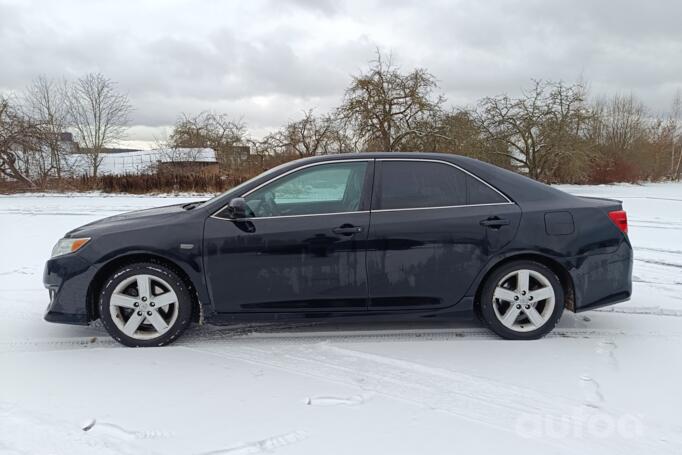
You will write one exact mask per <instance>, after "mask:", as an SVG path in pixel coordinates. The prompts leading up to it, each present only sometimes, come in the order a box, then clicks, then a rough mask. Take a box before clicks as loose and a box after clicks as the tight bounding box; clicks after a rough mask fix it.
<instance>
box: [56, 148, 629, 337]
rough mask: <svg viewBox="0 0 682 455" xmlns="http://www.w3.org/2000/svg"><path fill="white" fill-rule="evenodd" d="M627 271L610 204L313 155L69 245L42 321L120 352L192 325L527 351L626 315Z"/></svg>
mask: <svg viewBox="0 0 682 455" xmlns="http://www.w3.org/2000/svg"><path fill="white" fill-rule="evenodd" d="M632 260H633V258H632V248H631V245H630V242H629V240H628V236H627V217H626V214H625V212H624V211H623V208H622V206H621V203H620V202H619V201H615V200H610V199H596V198H587V197H577V196H572V195H570V194H567V193H564V192H562V191H560V190H558V189H555V188H552V187H550V186H547V185H544V184H542V183H539V182H536V181H534V180H531V179H529V178H526V177H523V176H521V175H518V174H516V173H513V172H510V171H507V170H504V169H501V168H498V167H496V166H493V165H491V164H487V163H483V162H480V161H477V160H474V159H471V158H466V157H461V156H456V155H444V154H425V153H363V154H343V155H333V156H322V157H314V158H307V159H302V160H298V161H294V162H290V163H287V164H285V165H282V166H279V167H277V168H274V169H272V170H270V171H268V172H266V173H264V174H261V175H260V176H258V177H255V178H254V179H252V180H249V181H248V182H245V183H243V184H241V185H239V186H237V187H235V188H233V189H231V190H229V191H227V192H226V193H224V194H221V195H219V196H216V197H214V198H213V199H210V200H208V201H204V202H196V203H190V204H184V205H172V206H168V207H160V208H154V209H149V210H141V211H136V212H130V213H126V214H122V215H118V216H113V217H110V218H105V219H103V220H100V221H96V222H94V223H91V224H87V225H85V226H82V227H79V228H77V229H74V230H72V231H70V232H68V233H67V234H66V235H65V237H64V238H63V239H61V240H59V242H58V243H57V245H56V246H55V248H54V250H53V252H52V258H51V259H49V260H48V261H47V264H46V266H45V274H44V284H45V286H46V287H47V289H48V290H49V294H50V303H49V305H48V308H47V312H46V314H45V319H46V320H48V321H51V322H59V323H68V324H89V323H90V322H91V321H95V320H98V319H100V320H101V321H102V324H103V325H104V327H105V328H106V329H107V331H108V332H109V333H110V334H111V336H112V337H113V338H115V339H116V340H118V341H119V342H121V343H123V344H125V345H127V346H161V345H165V344H168V343H170V342H172V341H174V340H175V339H177V338H178V337H179V336H180V335H181V334H182V333H183V332H184V330H185V329H186V328H187V327H188V325H189V324H190V323H192V322H201V323H204V322H205V323H214V324H229V323H234V322H240V321H296V320H327V319H332V318H336V319H343V320H352V319H356V320H357V319H358V318H362V319H381V320H389V319H402V320H413V319H415V320H416V319H423V318H459V317H470V316H471V315H472V314H475V315H477V316H478V317H479V318H480V319H481V320H482V321H483V322H484V323H485V324H486V325H487V326H488V327H490V329H492V330H493V331H494V332H495V333H497V334H498V335H500V336H501V337H504V338H507V339H536V338H540V337H542V336H543V335H545V334H547V333H548V332H550V331H551V330H552V329H553V328H554V326H555V325H556V324H557V322H558V320H559V318H560V317H561V315H562V313H563V311H564V309H568V310H570V311H574V312H580V311H585V310H589V309H594V308H598V307H601V306H605V305H610V304H614V303H617V302H621V301H624V300H627V299H629V298H630V295H631V290H632Z"/></svg>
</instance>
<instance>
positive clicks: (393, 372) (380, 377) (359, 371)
mask: <svg viewBox="0 0 682 455" xmlns="http://www.w3.org/2000/svg"><path fill="white" fill-rule="evenodd" d="M185 348H186V349H191V350H193V351H196V352H200V353H204V354H211V355H214V356H216V357H220V358H224V359H229V360H238V361H244V362H247V363H251V364H256V365H260V366H266V367H271V368H276V369H279V370H283V371H286V372H289V373H293V374H297V375H302V376H306V377H312V378H317V379H322V380H327V381H331V382H335V383H339V384H343V385H346V386H354V387H359V388H361V389H362V390H363V391H365V392H371V393H374V394H377V395H383V396H386V397H389V398H393V399H397V400H400V401H405V402H409V403H412V404H416V405H418V406H421V407H426V408H428V409H431V410H434V411H440V412H445V413H447V414H451V415H453V416H456V417H458V418H461V419H465V420H468V421H471V422H474V423H477V424H482V425H486V426H490V427H493V428H495V429H497V430H502V431H508V432H512V433H515V434H518V432H517V425H518V424H519V422H521V421H522V420H523V419H524V418H525V417H528V416H531V417H537V418H542V419H549V420H551V421H553V422H556V423H558V424H561V423H562V422H565V421H566V419H567V418H568V419H573V422H574V424H578V425H583V426H585V425H587V421H588V419H590V418H591V416H594V415H597V414H598V415H599V416H601V417H603V416H608V418H610V419H613V420H611V421H614V422H615V421H617V419H618V418H619V416H620V415H622V414H621V413H616V412H613V411H607V410H605V409H602V408H600V409H590V408H587V407H585V406H584V405H583V404H582V403H580V402H574V401H572V400H568V399H565V398H562V397H558V396H553V395H549V394H545V393H543V392H540V391H538V390H533V389H526V388H523V387H518V386H515V385H512V384H508V383H503V382H499V381H495V380H491V379H488V378H483V377H476V376H472V375H468V374H464V373H460V372H457V371H452V370H448V369H443V368H437V367H431V366H427V365H423V364H419V363H415V362H411V361H406V360H400V359H395V358H391V357H386V356H380V355H376V354H370V353H365V352H360V351H355V350H351V349H346V348H341V347H337V346H333V345H330V344H328V343H318V344H315V345H306V346H274V347H273V346H270V347H268V348H265V349H264V348H257V347H253V346H244V345H238V346H234V347H230V348H229V349H221V348H210V347H205V348H193V347H188V346H186V347H185ZM659 433H660V430H659V429H658V428H647V432H646V433H645V437H642V438H640V439H636V440H635V439H627V440H625V439H617V438H614V439H606V438H604V439H602V438H592V439H589V440H587V439H582V438H572V439H571V438H569V439H556V440H552V439H547V438H545V439H542V440H541V442H543V443H546V444H547V445H550V446H553V447H555V448H562V449H566V447H567V445H568V446H569V447H570V448H571V449H572V450H574V451H577V450H580V451H588V452H590V453H592V452H594V450H595V449H597V448H599V449H600V452H601V451H604V452H606V451H609V452H610V451H614V453H615V452H618V453H633V454H639V453H645V452H644V451H656V452H657V453H668V452H670V453H675V451H674V449H673V448H672V447H669V446H668V443H666V442H662V441H670V442H671V443H672V444H675V445H677V444H682V442H681V441H677V437H676V436H675V435H674V434H671V433H670V432H669V431H663V435H664V437H659ZM646 436H649V437H646ZM624 446H627V447H628V449H624ZM677 447H678V448H679V445H678V446H677Z"/></svg>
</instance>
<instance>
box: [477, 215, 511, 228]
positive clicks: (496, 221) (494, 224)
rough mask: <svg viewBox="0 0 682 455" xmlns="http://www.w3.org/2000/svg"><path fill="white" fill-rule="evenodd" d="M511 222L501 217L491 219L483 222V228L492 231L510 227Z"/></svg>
mask: <svg viewBox="0 0 682 455" xmlns="http://www.w3.org/2000/svg"><path fill="white" fill-rule="evenodd" d="M508 225H509V220H505V219H504V218H499V217H496V216H494V217H491V218H487V219H485V220H482V221H481V226H485V227H489V228H492V229H497V228H501V227H502V226H508Z"/></svg>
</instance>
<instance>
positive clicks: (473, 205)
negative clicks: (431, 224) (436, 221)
mask: <svg viewBox="0 0 682 455" xmlns="http://www.w3.org/2000/svg"><path fill="white" fill-rule="evenodd" d="M376 160H377V161H420V162H427V163H440V164H446V165H448V166H452V167H454V168H455V169H458V170H460V171H462V172H463V173H464V174H466V175H469V176H471V177H472V178H474V179H476V180H478V181H479V182H481V183H482V184H484V185H485V186H487V187H488V188H490V189H491V190H493V191H494V192H496V193H497V194H499V195H500V196H502V197H503V198H504V200H505V201H506V202H491V203H487V204H458V205H442V206H436V207H403V208H399V209H372V210H371V212H372V213H375V212H377V213H381V212H404V211H408V210H439V209H451V208H458V207H486V206H492V205H510V204H511V205H514V202H512V201H511V199H509V198H508V197H507V196H506V195H505V194H504V193H502V192H501V191H500V190H498V189H497V188H495V187H494V186H492V185H491V184H490V183H488V182H486V181H485V180H483V179H482V178H480V177H478V176H477V175H475V174H472V173H471V172H469V171H467V170H466V169H463V168H462V167H460V166H458V165H456V164H454V163H450V162H449V161H445V160H438V159H433V158H377V159H376ZM381 172H382V174H383V169H382V171H381ZM382 177H383V175H382Z"/></svg>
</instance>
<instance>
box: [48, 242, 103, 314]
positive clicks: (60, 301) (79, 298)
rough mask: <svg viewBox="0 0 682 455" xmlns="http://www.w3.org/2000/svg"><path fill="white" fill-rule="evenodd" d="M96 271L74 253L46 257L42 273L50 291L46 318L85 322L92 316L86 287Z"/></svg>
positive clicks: (87, 287)
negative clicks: (48, 258)
mask: <svg viewBox="0 0 682 455" xmlns="http://www.w3.org/2000/svg"><path fill="white" fill-rule="evenodd" d="M95 273H97V269H96V268H95V267H93V266H92V265H91V264H90V263H89V262H87V261H86V260H84V259H83V258H81V257H79V256H78V255H77V254H67V255H64V256H57V257H55V258H52V259H50V260H48V261H47V263H46V264H45V271H44V273H43V284H44V285H45V287H46V288H47V290H48V291H49V295H50V303H49V304H48V305H47V309H46V310H45V316H44V318H45V320H46V321H49V322H56V323H61V324H78V325H87V324H88V323H89V322H90V320H91V319H92V318H91V316H92V315H91V314H90V311H89V308H88V289H89V286H90V283H91V282H92V279H93V278H94V276H95Z"/></svg>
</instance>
